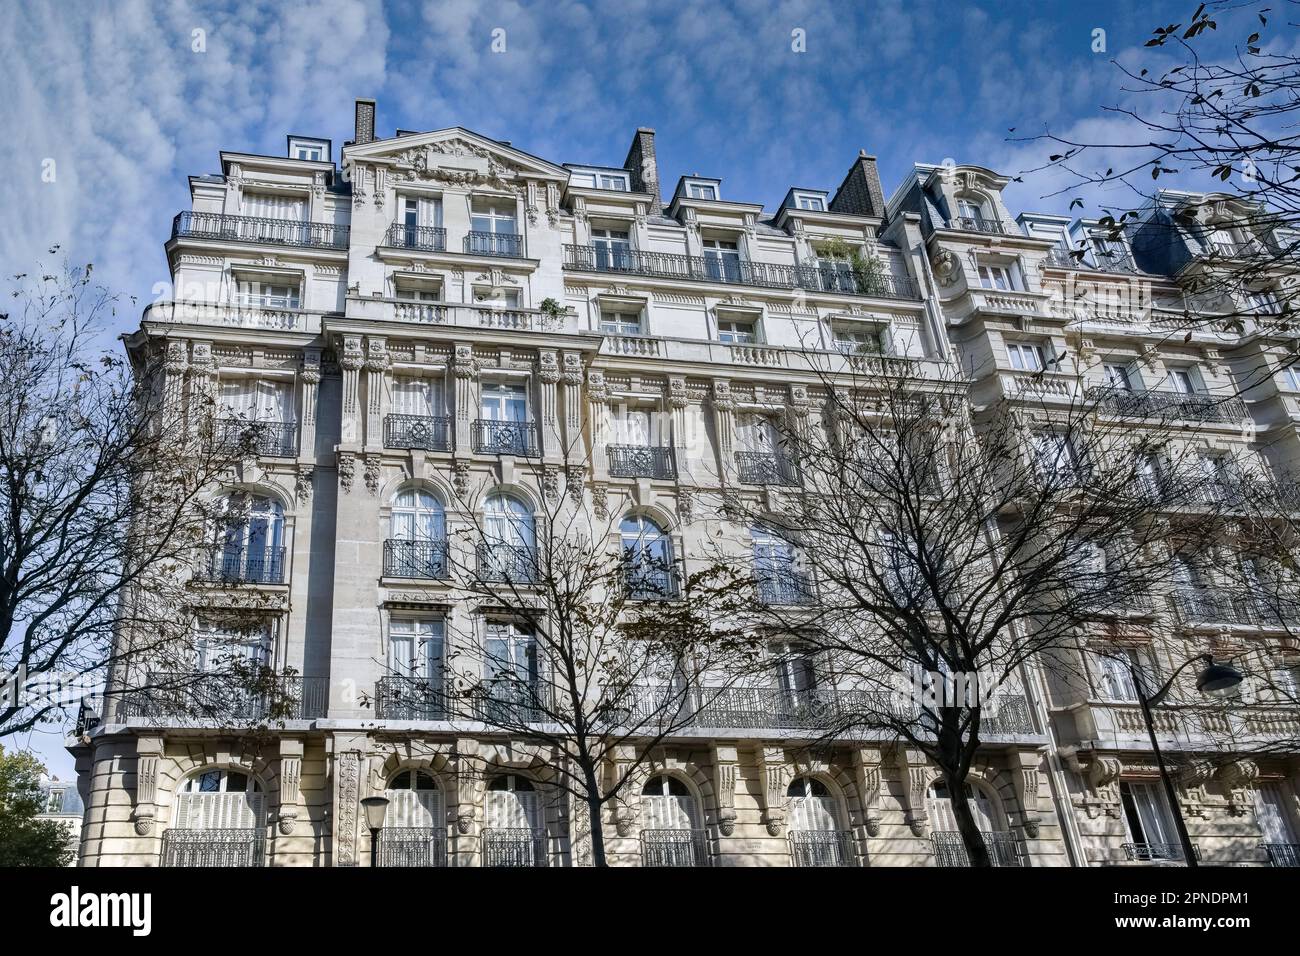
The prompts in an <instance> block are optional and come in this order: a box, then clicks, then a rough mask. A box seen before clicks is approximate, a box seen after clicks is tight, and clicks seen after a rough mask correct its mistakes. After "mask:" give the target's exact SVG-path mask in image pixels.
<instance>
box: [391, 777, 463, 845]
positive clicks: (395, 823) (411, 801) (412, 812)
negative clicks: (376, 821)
mask: <svg viewBox="0 0 1300 956" xmlns="http://www.w3.org/2000/svg"><path fill="white" fill-rule="evenodd" d="M384 796H386V797H387V798H388V814H387V816H386V817H385V819H384V828H385V830H387V829H389V828H392V829H399V830H400V829H407V828H421V829H439V828H442V827H445V826H446V825H447V817H446V814H445V812H444V810H443V801H442V790H441V789H439V787H438V782H437V781H436V780H434V779H433V775H432V774H430V773H428V772H426V771H424V770H403V771H402V772H401V773H399V774H398V775H397V776H395V777H394V778H393V779H392V780H390V781H389V782H388V789H387V790H385V791H384ZM381 846H382V843H381ZM381 852H382V850H381Z"/></svg>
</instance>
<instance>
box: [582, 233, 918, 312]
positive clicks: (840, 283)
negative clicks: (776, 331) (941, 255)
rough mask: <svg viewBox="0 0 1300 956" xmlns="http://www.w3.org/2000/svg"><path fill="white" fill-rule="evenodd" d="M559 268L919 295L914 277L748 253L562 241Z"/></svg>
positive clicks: (763, 285) (893, 295)
mask: <svg viewBox="0 0 1300 956" xmlns="http://www.w3.org/2000/svg"><path fill="white" fill-rule="evenodd" d="M564 268H565V269H569V270H572V271H575V272H601V273H616V274H621V275H635V276H646V277H648V278H663V279H681V280H687V281H692V282H721V283H726V284H729V285H746V286H756V287H759V288H765V289H804V290H807V291H811V292H831V293H840V294H844V295H857V296H873V297H876V298H885V299H916V298H919V293H918V291H917V286H916V283H915V282H913V281H912V280H911V279H909V278H905V277H900V276H895V275H891V274H889V273H877V272H854V271H853V270H852V269H841V268H836V267H832V266H823V265H821V264H813V263H808V264H803V265H791V264H781V263H774V262H755V261H753V260H751V259H739V258H719V257H717V256H687V255H679V254H677V253H668V252H642V251H639V250H634V249H609V248H607V247H604V246H576V245H566V246H565V247H564Z"/></svg>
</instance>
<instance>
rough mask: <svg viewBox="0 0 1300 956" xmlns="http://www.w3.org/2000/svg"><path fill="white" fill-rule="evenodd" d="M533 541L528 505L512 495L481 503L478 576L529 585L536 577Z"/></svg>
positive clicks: (534, 538)
mask: <svg viewBox="0 0 1300 956" xmlns="http://www.w3.org/2000/svg"><path fill="white" fill-rule="evenodd" d="M535 544H536V537H535V529H534V526H533V515H532V512H531V511H530V510H529V508H528V505H526V504H525V503H524V502H522V501H520V500H519V499H518V498H516V497H514V496H513V495H507V494H499V493H498V494H494V495H490V496H489V497H488V499H487V501H485V502H484V503H483V545H482V546H481V547H480V549H479V573H480V574H481V575H482V576H483V577H484V579H485V580H489V581H532V580H534V579H535V578H536V576H537V554H536V548H535Z"/></svg>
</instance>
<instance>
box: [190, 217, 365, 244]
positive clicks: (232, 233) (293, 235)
mask: <svg viewBox="0 0 1300 956" xmlns="http://www.w3.org/2000/svg"><path fill="white" fill-rule="evenodd" d="M182 236H185V237H188V238H192V239H220V240H222V241H224V242H258V243H270V244H273V245H278V246H308V247H312V248H316V249H338V250H346V249H347V247H348V227H347V226H337V225H335V224H334V223H330V222H304V221H302V220H298V219H263V218H261V217H260V216H226V215H223V214H221V213H215V212H182V213H178V214H177V215H176V218H175V219H173V220H172V238H173V239H177V238H180V237H182Z"/></svg>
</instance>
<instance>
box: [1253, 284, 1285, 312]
mask: <svg viewBox="0 0 1300 956" xmlns="http://www.w3.org/2000/svg"><path fill="white" fill-rule="evenodd" d="M1245 297H1246V308H1248V309H1250V311H1251V312H1254V313H1256V314H1259V315H1276V314H1277V313H1278V312H1279V311H1280V307H1279V306H1278V304H1277V296H1276V295H1274V294H1273V290H1272V289H1254V290H1251V289H1247V290H1246V293H1245Z"/></svg>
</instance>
